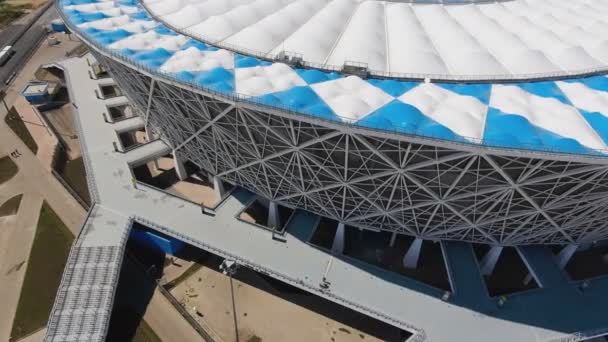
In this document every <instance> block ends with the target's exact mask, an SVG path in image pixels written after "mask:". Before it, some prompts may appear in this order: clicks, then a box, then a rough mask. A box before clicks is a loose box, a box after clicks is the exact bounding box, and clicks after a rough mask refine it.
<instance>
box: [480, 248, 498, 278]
mask: <svg viewBox="0 0 608 342" xmlns="http://www.w3.org/2000/svg"><path fill="white" fill-rule="evenodd" d="M502 248H503V247H502V246H492V248H490V250H489V251H488V252H487V253H486V255H484V256H483V259H481V263H480V264H479V269H480V271H481V274H483V275H485V276H489V275H491V274H492V272H494V267H496V262H497V261H498V258H499V257H500V253H502Z"/></svg>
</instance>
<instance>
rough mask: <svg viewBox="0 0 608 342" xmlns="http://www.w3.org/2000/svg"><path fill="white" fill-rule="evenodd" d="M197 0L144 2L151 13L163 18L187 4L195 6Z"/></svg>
mask: <svg viewBox="0 0 608 342" xmlns="http://www.w3.org/2000/svg"><path fill="white" fill-rule="evenodd" d="M198 1H199V0H161V1H146V2H145V3H146V6H147V7H148V9H150V11H151V12H152V13H154V14H155V15H158V16H163V15H166V14H169V13H173V12H175V11H178V10H180V9H182V8H184V7H186V6H187V5H188V4H195V3H197V2H198Z"/></svg>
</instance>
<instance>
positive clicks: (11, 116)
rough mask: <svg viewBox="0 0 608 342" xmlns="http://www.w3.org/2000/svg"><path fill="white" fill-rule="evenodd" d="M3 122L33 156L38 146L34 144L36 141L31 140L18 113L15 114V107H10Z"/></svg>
mask: <svg viewBox="0 0 608 342" xmlns="http://www.w3.org/2000/svg"><path fill="white" fill-rule="evenodd" d="M4 121H5V122H6V124H7V125H8V127H10V128H11V129H12V130H13V132H15V134H17V136H18V137H19V138H20V139H21V140H22V141H23V143H24V144H25V145H26V146H27V147H28V148H29V149H30V151H32V152H33V153H34V154H36V152H38V145H37V144H36V141H34V138H32V135H31V134H30V131H28V130H27V127H25V124H24V123H23V120H21V117H20V116H19V113H17V110H16V109H15V107H12V108H11V109H10V110H9V111H8V114H7V115H6V117H4Z"/></svg>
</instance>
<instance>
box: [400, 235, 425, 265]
mask: <svg viewBox="0 0 608 342" xmlns="http://www.w3.org/2000/svg"><path fill="white" fill-rule="evenodd" d="M421 249H422V239H415V240H414V241H413V242H412V244H411V245H410V248H408V250H407V252H406V253H405V255H404V256H403V267H405V268H414V269H415V268H416V267H417V266H418V259H419V258H420V250H421Z"/></svg>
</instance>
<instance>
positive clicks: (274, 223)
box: [268, 201, 281, 229]
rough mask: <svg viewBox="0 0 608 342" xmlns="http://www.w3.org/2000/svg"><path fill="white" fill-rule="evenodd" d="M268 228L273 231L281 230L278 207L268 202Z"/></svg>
mask: <svg viewBox="0 0 608 342" xmlns="http://www.w3.org/2000/svg"><path fill="white" fill-rule="evenodd" d="M268 227H270V228H273V229H280V228H281V218H280V217H279V206H278V205H277V202H274V201H270V203H269V204H268Z"/></svg>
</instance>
